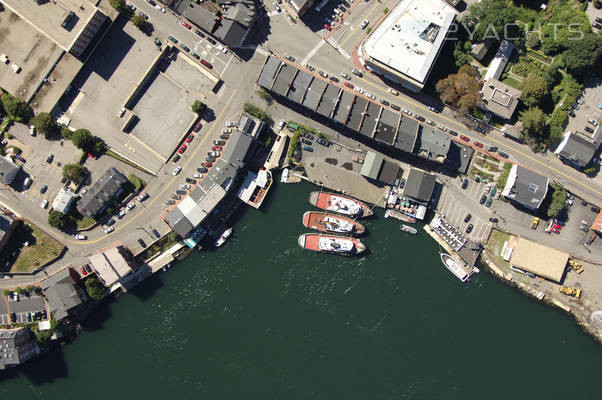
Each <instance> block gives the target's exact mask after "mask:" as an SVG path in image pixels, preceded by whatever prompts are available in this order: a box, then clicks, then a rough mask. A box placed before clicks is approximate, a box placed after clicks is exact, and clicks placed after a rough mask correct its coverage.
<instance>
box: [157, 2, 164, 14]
mask: <svg viewBox="0 0 602 400" xmlns="http://www.w3.org/2000/svg"><path fill="white" fill-rule="evenodd" d="M155 8H156V9H157V10H159V11H161V12H162V13H164V12H165V8H163V7H161V6H160V5H158V4H156V5H155Z"/></svg>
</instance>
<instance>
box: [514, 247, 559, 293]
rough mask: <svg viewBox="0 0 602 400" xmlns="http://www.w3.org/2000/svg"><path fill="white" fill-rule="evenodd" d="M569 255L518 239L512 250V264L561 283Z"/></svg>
mask: <svg viewBox="0 0 602 400" xmlns="http://www.w3.org/2000/svg"><path fill="white" fill-rule="evenodd" d="M568 261H569V254H568V253H565V252H563V251H560V250H557V249H554V248H552V247H548V246H544V245H542V244H539V243H535V242H532V241H530V240H527V239H525V238H522V237H520V238H518V241H517V242H516V245H515V246H514V248H513V249H512V255H511V256H510V264H511V265H513V266H515V267H518V268H520V269H522V270H525V271H528V272H532V273H534V274H536V275H539V276H541V277H543V278H546V279H550V280H552V281H554V282H558V283H560V282H561V281H562V277H563V275H564V270H565V267H566V264H567V262H568Z"/></svg>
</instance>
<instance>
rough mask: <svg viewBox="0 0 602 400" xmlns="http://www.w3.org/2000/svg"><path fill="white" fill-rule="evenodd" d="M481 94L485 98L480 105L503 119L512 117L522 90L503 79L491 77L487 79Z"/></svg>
mask: <svg viewBox="0 0 602 400" xmlns="http://www.w3.org/2000/svg"><path fill="white" fill-rule="evenodd" d="M481 95H482V96H483V99H482V103H481V104H480V105H479V107H481V108H482V109H484V110H485V111H489V112H490V113H492V114H495V115H497V116H498V117H500V118H502V119H511V118H512V115H513V114H514V111H515V110H516V107H517V106H518V100H519V99H520V98H521V96H522V92H521V91H520V90H518V89H515V88H513V87H512V86H509V85H506V84H505V83H504V82H502V81H498V80H497V79H494V78H491V79H489V80H487V81H485V84H484V85H483V88H482V89H481Z"/></svg>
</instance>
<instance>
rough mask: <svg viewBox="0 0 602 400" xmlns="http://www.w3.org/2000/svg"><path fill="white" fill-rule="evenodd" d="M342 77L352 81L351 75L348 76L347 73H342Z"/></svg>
mask: <svg viewBox="0 0 602 400" xmlns="http://www.w3.org/2000/svg"><path fill="white" fill-rule="evenodd" d="M341 76H342V77H343V78H345V79H347V80H348V81H349V80H351V75H349V74H346V73H344V72H341Z"/></svg>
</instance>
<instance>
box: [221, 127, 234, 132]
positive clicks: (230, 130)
mask: <svg viewBox="0 0 602 400" xmlns="http://www.w3.org/2000/svg"><path fill="white" fill-rule="evenodd" d="M222 133H232V129H231V128H224V129H222Z"/></svg>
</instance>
